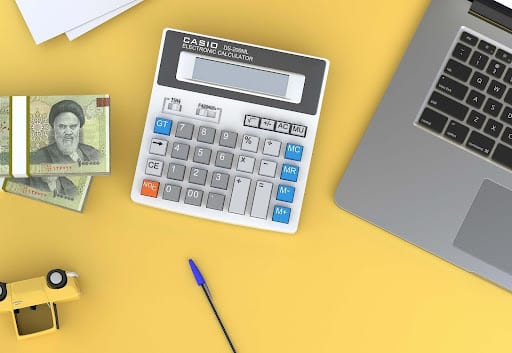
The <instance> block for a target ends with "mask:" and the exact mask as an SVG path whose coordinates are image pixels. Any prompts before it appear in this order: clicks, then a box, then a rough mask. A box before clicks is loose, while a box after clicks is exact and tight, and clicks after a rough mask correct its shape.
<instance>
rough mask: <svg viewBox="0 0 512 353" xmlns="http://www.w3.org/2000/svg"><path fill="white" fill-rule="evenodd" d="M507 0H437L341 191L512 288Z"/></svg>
mask: <svg viewBox="0 0 512 353" xmlns="http://www.w3.org/2000/svg"><path fill="white" fill-rule="evenodd" d="M507 3H512V2H511V1H504V0H501V1H499V2H498V1H490V0H487V1H481V0H480V1H479V0H474V1H472V2H471V1H468V0H432V1H431V3H430V5H429V7H428V9H427V11H426V13H425V15H424V17H423V19H422V21H421V24H420V26H419V28H418V29H417V32H416V33H415V35H414V37H413V39H412V41H411V43H410V45H409V48H408V49H407V51H406V53H405V55H404V57H403V59H402V61H401V63H400V65H399V67H398V69H397V71H396V73H395V75H394V77H393V79H392V81H391V83H390V85H389V87H388V89H387V91H386V93H385V95H384V97H383V98H382V101H381V102H380V104H379V106H378V108H377V110H376V112H375V115H374V117H373V119H372V120H371V122H370V124H369V126H368V128H367V130H366V132H365V134H364V136H363V138H362V140H361V142H360V144H359V146H358V148H357V150H356V152H355V154H354V156H353V158H352V160H351V162H350V164H349V166H348V168H347V169H346V171H345V173H344V175H343V177H342V179H341V181H340V183H339V185H338V187H337V190H336V195H335V200H336V203H337V205H338V206H339V207H341V208H342V209H344V210H346V211H348V212H350V213H352V214H354V215H356V216H358V217H360V218H363V219H365V220H366V221H368V222H370V223H372V224H374V225H376V226H378V227H380V228H382V229H384V230H386V231H388V232H390V233H392V234H395V235H396V236H398V237H400V238H402V239H404V240H406V241H408V242H410V243H412V244H415V245H417V246H419V247H421V248H423V249H424V250H426V251H428V252H430V253H432V254H435V255H437V256H439V257H441V258H443V259H445V260H447V261H449V262H450V263H452V264H454V265H457V266H459V267H461V268H463V269H465V270H466V271H469V272H471V273H475V274H477V275H478V276H481V277H483V278H485V279H488V280H489V281H491V282H493V283H495V284H497V285H499V286H501V287H503V288H506V289H508V290H512V34H511V33H510V31H511V27H512V10H511V9H510V8H509V7H507V6H505V5H504V4H507ZM511 6H512V5H511Z"/></svg>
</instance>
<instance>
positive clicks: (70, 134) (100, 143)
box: [28, 95, 110, 176]
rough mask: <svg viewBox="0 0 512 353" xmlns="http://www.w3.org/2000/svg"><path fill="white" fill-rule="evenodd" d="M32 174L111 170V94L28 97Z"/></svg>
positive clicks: (95, 173) (86, 173)
mask: <svg viewBox="0 0 512 353" xmlns="http://www.w3.org/2000/svg"><path fill="white" fill-rule="evenodd" d="M28 127H29V137H28V146H29V147H28V148H29V152H30V153H29V159H28V164H29V174H30V176H46V175H97V174H109V173H110V98H109V96H108V95H82V96H31V97H28Z"/></svg>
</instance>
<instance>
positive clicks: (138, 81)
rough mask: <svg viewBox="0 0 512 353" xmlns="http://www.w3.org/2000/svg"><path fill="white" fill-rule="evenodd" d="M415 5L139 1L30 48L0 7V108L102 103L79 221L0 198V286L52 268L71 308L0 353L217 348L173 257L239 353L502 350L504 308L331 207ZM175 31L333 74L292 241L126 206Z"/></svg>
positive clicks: (6, 333)
mask: <svg viewBox="0 0 512 353" xmlns="http://www.w3.org/2000/svg"><path fill="white" fill-rule="evenodd" d="M427 5H428V1H427V0H414V1H411V0H388V1H377V0H366V1H349V0H339V1H334V0H316V1H305V0H297V1H275V0H258V1H240V0H215V1H202V0H173V1H170V0H169V1H166V0H146V1H145V2H144V3H142V4H141V5H138V6H137V7H136V8H134V9H132V10H130V11H129V12H127V13H125V14H123V15H121V16H119V17H118V18H115V19H114V20H112V21H110V22H107V23H106V24H104V25H102V26H100V27H99V28H97V29H95V30H93V31H92V32H90V33H88V34H86V35H84V36H83V37H81V38H79V39H77V40H75V41H73V42H69V41H68V40H67V39H66V38H65V37H64V36H61V37H58V38H56V39H53V40H51V41H49V42H46V43H44V44H42V45H39V46H37V45H35V44H34V41H33V40H32V37H31V36H30V34H29V32H28V29H27V27H26V25H25V23H24V21H23V19H22V17H21V15H20V13H19V11H18V9H17V7H16V5H15V2H14V1H5V0H4V1H1V3H0V18H1V20H0V33H1V38H2V41H1V45H2V50H1V53H0V78H1V79H0V94H1V95H54V94H87V93H98V92H100V93H101V92H106V93H109V94H110V95H111V99H112V110H111V112H112V126H111V131H112V175H111V176H107V177H97V178H95V180H94V182H93V184H92V187H91V190H90V194H89V197H88V200H87V203H86V205H85V210H84V212H83V214H78V213H74V212H71V211H67V210H64V209H60V208H57V207H52V206H47V205H45V204H43V203H39V202H36V201H31V200H28V199H24V198H21V197H19V196H15V195H8V194H5V193H3V194H1V195H0V237H1V238H0V239H1V242H0V259H1V260H0V280H1V281H4V282H12V281H17V280H22V279H26V278H32V277H35V276H39V275H43V274H45V273H46V271H47V270H49V269H51V268H55V267H62V268H65V269H68V270H73V271H76V272H78V273H79V274H80V275H81V277H80V284H81V287H82V290H83V297H82V298H81V299H80V300H79V301H77V302H71V303H67V304H62V305H60V307H59V309H60V311H59V313H60V320H61V330H60V331H59V332H58V333H56V334H52V335H46V336H42V337H39V338H34V339H31V340H25V341H23V342H17V341H16V338H15V334H14V329H13V324H12V322H11V317H10V316H9V315H0V350H1V351H2V352H8V353H24V352H37V353H46V352H48V353H50V352H51V353H56V352H66V353H68V352H84V353H91V352H123V353H130V352H137V353H138V352H152V353H157V352H162V353H163V352H176V353H178V352H179V353H184V352H208V353H217V352H218V353H225V352H229V347H228V345H227V343H226V341H225V339H224V337H223V335H222V333H221V331H220V328H219V326H218V324H217V322H216V321H215V318H214V316H213V314H212V312H211V310H210V308H209V306H208V303H207V301H206V298H205V297H204V294H203V292H202V290H201V289H200V288H199V287H198V286H197V285H196V284H195V282H194V279H193V277H192V274H191V272H190V269H189V267H188V263H187V259H188V258H189V257H193V258H194V259H195V260H196V261H197V263H198V265H199V266H200V268H201V269H202V271H203V273H204V275H205V276H206V279H207V281H208V284H209V286H210V289H211V291H212V293H213V296H214V301H215V303H216V305H217V308H218V309H219V312H220V315H221V317H222V318H223V320H224V322H225V324H226V326H227V329H228V331H229V333H230V334H231V337H232V339H233V342H234V344H235V346H236V348H237V350H238V352H239V353H271V352H293V353H333V352H350V353H356V352H357V353H359V352H365V353H366V352H368V353H374V352H379V353H383V352H393V353H400V352H407V353H409V352H428V353H431V352H447V353H448V352H449V353H454V352H483V353H489V352H510V342H511V341H510V335H511V333H510V332H511V329H512V319H511V318H512V294H510V293H509V292H506V291H505V290H502V289H500V288H498V287H496V286H494V285H492V284H490V283H488V282H486V281H484V280H482V279H479V278H477V277H476V276H473V275H470V274H468V273H466V272H464V271H463V270H460V269H458V268H456V267H454V266H452V265H449V264H448V263H446V262H444V261H442V260H440V259H438V258H436V257H434V256H432V255H430V254H428V253H426V252H424V251H422V250H420V249H418V248H416V247H414V246H412V245H409V244H407V243H406V242H404V241H402V240H400V239H398V238H396V237H394V236H392V235H390V234H388V233H386V232H384V231H382V230H380V229H377V228H376V227H374V226H371V225H369V224H367V223H365V222H364V221H362V220H360V219H358V218H356V217H354V216H352V215H350V214H348V213H346V212H344V211H342V210H340V209H338V208H337V207H336V205H335V204H334V201H333V195H334V191H335V188H336V185H337V183H338V181H339V179H340V177H341V175H342V173H343V171H344V170H345V168H346V166H347V164H348V162H349V160H350V158H351V156H352V154H353V152H354V150H355V148H356V146H357V144H358V142H359V140H360V138H361V136H362V134H363V132H364V130H365V128H366V126H367V124H368V122H369V121H370V119H371V117H372V114H373V112H374V110H375V109H376V107H377V104H378V102H379V100H380V98H381V97H382V95H383V93H384V91H385V88H386V86H387V84H388V82H389V80H390V79H391V77H392V75H393V72H394V70H395V69H396V67H397V65H398V64H399V61H400V58H401V55H402V54H403V52H404V51H405V49H406V47H407V45H408V43H409V41H410V39H411V38H412V35H413V33H414V31H415V29H416V26H417V25H418V23H419V21H420V19H421V16H422V14H423V13H424V11H425V9H426V7H427ZM164 27H174V28H178V29H182V30H187V31H192V32H198V33H204V34H209V35H213V36H218V37H224V38H229V39H233V40H238V41H243V42H248V43H254V44H258V45H264V46H269V47H275V48H280V49H284V50H289V51H295V52H301V53H306V54H310V55H314V56H320V57H325V58H328V59H330V61H331V67H330V72H329V77H328V80H327V87H326V94H325V97H324V104H323V109H322V113H321V117H320V125H319V130H318V135H317V138H316V145H315V152H314V154H313V161H312V165H311V169H310V173H309V180H308V187H307V192H306V196H305V199H304V205H303V209H302V216H301V222H300V224H299V230H298V232H297V233H296V234H295V235H283V234H279V233H272V232H265V231H259V230H253V229H249V228H243V227H237V226H231V225H226V224H222V223H216V222H211V221H206V220H201V219H197V218H192V217H187V216H182V215H178V214H173V213H168V212H164V211H159V210H156V209H152V208H147V207H143V206H140V205H137V204H134V203H133V202H132V201H131V200H130V196H129V195H130V188H131V183H132V177H133V172H134V168H135V163H136V160H137V155H138V149H139V144H140V140H141V136H142V130H143V125H144V122H145V117H146V110H147V105H148V101H149V96H150V92H151V87H152V82H153V75H154V70H155V65H156V58H157V54H158V48H159V45H160V38H161V33H162V29H163V28H164Z"/></svg>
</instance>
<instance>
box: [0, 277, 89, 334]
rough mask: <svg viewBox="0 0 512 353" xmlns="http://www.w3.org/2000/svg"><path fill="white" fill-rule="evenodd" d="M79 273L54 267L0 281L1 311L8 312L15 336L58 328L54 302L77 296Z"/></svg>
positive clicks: (44, 332)
mask: <svg viewBox="0 0 512 353" xmlns="http://www.w3.org/2000/svg"><path fill="white" fill-rule="evenodd" d="M77 278H78V275H77V274H76V273H74V272H65V271H63V270H59V269H55V270H51V271H49V272H48V274H47V275H46V277H44V276H41V277H37V278H32V279H28V280H24V281H19V282H13V283H3V282H0V313H1V312H10V313H11V315H12V318H13V320H14V326H15V330H16V336H17V338H18V339H24V338H28V337H34V336H39V335H42V334H46V333H50V332H52V331H56V330H58V329H59V317H58V314H57V303H61V302H65V301H71V300H76V299H78V298H79V297H80V288H79V287H78V280H77Z"/></svg>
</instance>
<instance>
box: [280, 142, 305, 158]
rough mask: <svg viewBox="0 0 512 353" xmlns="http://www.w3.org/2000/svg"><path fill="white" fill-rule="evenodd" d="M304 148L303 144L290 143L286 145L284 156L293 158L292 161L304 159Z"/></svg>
mask: <svg viewBox="0 0 512 353" xmlns="http://www.w3.org/2000/svg"><path fill="white" fill-rule="evenodd" d="M303 150H304V147H303V146H301V145H296V144H293V143H289V144H287V145H286V151H285V153H284V158H286V159H291V160H292V161H300V160H301V159H302V151H303Z"/></svg>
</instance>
